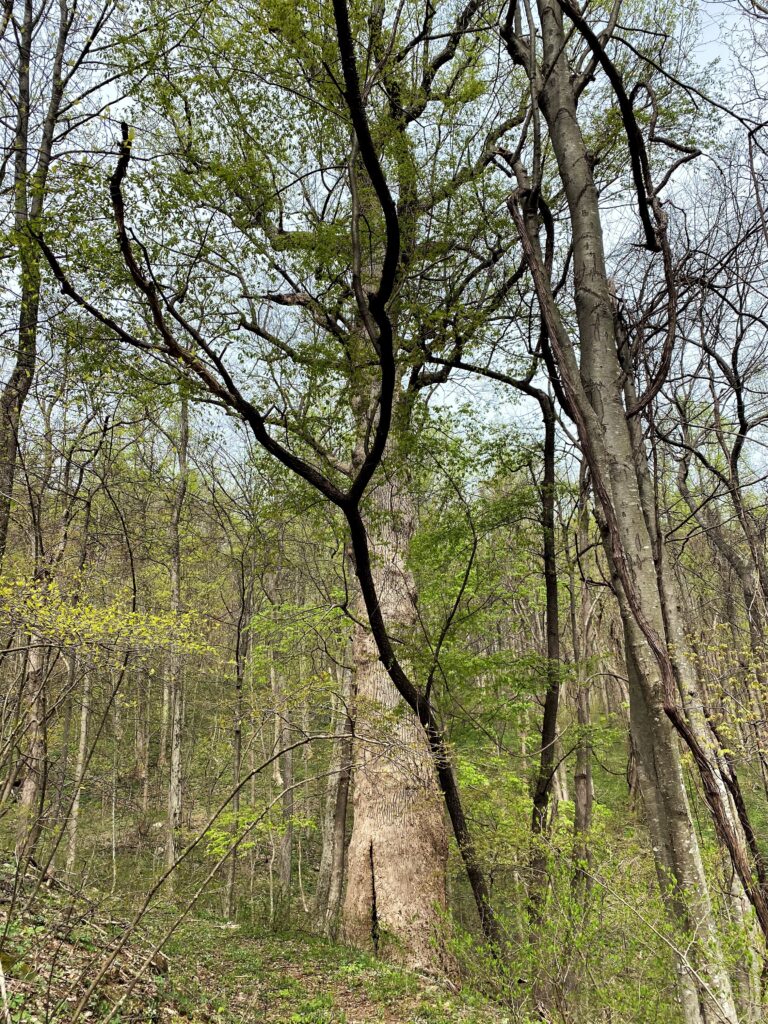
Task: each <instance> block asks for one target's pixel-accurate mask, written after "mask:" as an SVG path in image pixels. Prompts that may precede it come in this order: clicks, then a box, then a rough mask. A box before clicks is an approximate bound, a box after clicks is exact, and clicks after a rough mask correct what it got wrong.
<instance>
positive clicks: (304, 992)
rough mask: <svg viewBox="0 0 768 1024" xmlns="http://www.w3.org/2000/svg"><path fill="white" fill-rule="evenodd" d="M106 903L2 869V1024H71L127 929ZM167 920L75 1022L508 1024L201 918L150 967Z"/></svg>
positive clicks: (342, 962) (462, 999) (452, 996)
mask: <svg viewBox="0 0 768 1024" xmlns="http://www.w3.org/2000/svg"><path fill="white" fill-rule="evenodd" d="M113 902H116V901H114V900H112V901H110V900H109V899H97V898H94V894H93V893H91V894H90V895H88V894H85V893H82V892H80V893H77V892H75V891H74V890H72V889H71V888H69V887H67V886H65V885H63V884H62V883H61V882H54V881H51V882H49V881H47V880H42V881H41V879H40V878H39V877H37V876H36V875H35V874H34V873H31V874H29V875H28V876H26V877H25V878H24V879H22V880H19V879H17V878H15V876H14V873H13V870H12V866H11V865H10V864H9V863H7V864H5V865H0V935H2V936H3V941H2V944H1V945H0V966H1V967H2V975H3V980H4V987H5V994H4V997H3V998H0V1021H2V1022H3V1024H6V1022H7V1021H8V1020H9V1019H10V1022H11V1024H70V1022H71V1021H72V1019H73V1015H74V1014H75V1013H76V1008H77V1007H78V1006H79V1005H80V1004H81V1001H83V997H84V995H85V994H86V992H87V990H88V987H89V985H90V983H91V982H92V981H93V980H94V979H95V978H96V976H97V974H98V973H99V971H100V968H101V966H102V965H103V964H104V963H105V960H106V959H108V958H109V957H110V952H111V950H114V949H115V943H120V940H121V937H122V936H123V935H124V932H125V928H126V920H124V919H121V918H119V917H116V916H113V914H114V909H115V908H114V907H113V906H111V903H113ZM124 913H125V912H124ZM125 916H127V915H125ZM174 917H175V913H174V908H173V907H172V906H170V905H167V904H166V906H165V907H164V908H163V909H162V911H161V913H160V915H159V917H155V918H154V920H153V923H152V925H150V926H149V927H148V928H147V929H140V930H137V931H136V932H135V933H134V934H133V935H132V936H131V937H130V939H129V940H128V941H127V942H125V944H124V945H123V944H122V943H121V944H120V945H121V948H120V950H119V953H118V955H116V956H115V958H114V963H112V964H111V965H110V966H109V969H108V970H107V971H106V972H105V973H104V977H103V979H102V980H101V981H100V983H99V985H98V986H97V987H96V988H95V990H94V991H93V993H92V994H91V995H90V998H89V999H88V1000H87V1001H86V1002H85V1003H84V1005H83V1007H82V1011H83V1012H82V1014H81V1016H80V1017H79V1018H78V1020H81V1021H82V1022H83V1024H100V1022H104V1021H106V1020H107V1019H108V1018H109V1017H110V1014H112V1018H111V1019H112V1020H113V1021H114V1022H115V1024H129V1022H130V1024H363V1022H369V1021H370V1022H379V1024H513V1022H512V1020H511V1019H510V1018H509V1017H508V1016H507V1015H505V1014H504V1013H503V1012H502V1011H500V1010H498V1009H497V1008H495V1007H493V1006H492V1005H491V1004H489V1003H488V1002H487V1001H485V1000H483V999H481V998H480V997H479V996H477V995H475V994H474V993H472V992H471V991H469V990H467V989H464V990H462V991H457V990H456V989H454V988H453V987H452V986H451V985H450V984H449V983H447V982H445V981H442V980H439V979H436V978H431V977H427V976H422V975H418V974H415V973H413V972H409V971H405V970H401V969H399V968H397V967H394V966H391V965H388V964H385V963H383V962H381V961H379V960H376V959H375V958H373V957H371V956H366V955H364V954H361V953H360V952H358V951H356V950H353V949H350V948H348V947H345V946H341V945H337V944H334V943H331V942H328V941H324V940H322V939H320V938H318V937H316V936H313V935H310V934H305V933H302V932H293V933H290V934H278V933H275V932H271V931H266V930H257V929H255V928H252V927H250V926H245V925H244V926H232V925H227V924H226V923H223V922H221V921H220V920H218V919H216V918H215V917H214V916H200V915H199V914H198V915H195V916H190V917H188V918H186V919H185V920H184V921H183V923H182V924H181V925H180V926H179V927H178V928H177V930H176V931H175V933H174V934H173V936H172V938H171V939H170V941H169V942H168V943H167V944H166V946H165V948H164V954H160V955H154V956H153V948H154V946H155V943H156V942H157V937H158V936H159V935H161V934H163V933H165V932H166V929H167V928H168V926H169V924H170V923H171V922H172V921H173V920H174ZM154 932H156V933H157V934H156V935H155V934H153V933H154ZM0 996H2V992H1V991H0ZM515 1024H516V1022H515Z"/></svg>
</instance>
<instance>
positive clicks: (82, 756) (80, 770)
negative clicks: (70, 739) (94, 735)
mask: <svg viewBox="0 0 768 1024" xmlns="http://www.w3.org/2000/svg"><path fill="white" fill-rule="evenodd" d="M81 700H82V703H81V705H80V735H79V738H78V744H77V760H76V762H75V777H74V789H75V792H74V796H73V798H72V809H71V811H70V813H69V820H68V821H67V858H66V863H65V871H66V873H67V877H68V878H72V877H73V875H74V870H75V861H76V858H77V835H78V825H79V821H80V795H81V792H82V788H83V779H84V777H85V761H86V756H87V753H88V718H89V715H90V710H91V679H90V673H86V675H85V678H84V680H83V694H82V698H81Z"/></svg>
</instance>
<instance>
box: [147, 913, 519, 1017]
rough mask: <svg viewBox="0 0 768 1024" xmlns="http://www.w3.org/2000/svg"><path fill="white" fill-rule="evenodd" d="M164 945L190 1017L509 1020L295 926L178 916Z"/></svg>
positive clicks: (467, 996) (180, 1004)
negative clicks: (291, 930)
mask: <svg viewBox="0 0 768 1024" xmlns="http://www.w3.org/2000/svg"><path fill="white" fill-rule="evenodd" d="M166 952H167V953H168V956H169V959H170V965H171V966H170V972H169V975H170V984H171V986H172V987H173V988H174V990H175V998H176V1004H177V1009H178V1011H179V1012H180V1013H181V1014H183V1015H184V1016H185V1018H186V1019H187V1020H189V1021H190V1022H194V1024H203V1022H211V1024H251V1022H253V1024H257V1022H258V1024H261V1022H264V1024H362V1022H368V1021H371V1022H381V1024H511V1021H510V1018H509V1017H508V1016H506V1015H505V1014H504V1013H503V1012H501V1011H500V1010H498V1009H497V1008H495V1007H493V1006H491V1005H490V1004H489V1003H487V1002H486V1001H485V1000H483V999H481V998H480V997H479V996H477V995H475V994H474V993H472V992H471V991H467V990H463V991H455V990H453V989H452V988H451V987H450V986H448V985H447V984H446V983H444V982H442V981H439V980H438V979H434V978H428V977H424V976H420V975H417V974H414V973H412V972H409V971H404V970H401V969H399V968H397V967H393V966H391V965H388V964H385V963H382V962H381V961H379V960H376V959H374V958H373V957H370V956H366V955H364V954H361V953H359V952H358V951H356V950H354V949H350V948H349V947H346V946H340V945H337V944H334V943H331V942H327V941H324V940H322V939H319V938H317V937H315V936H311V935H306V934H301V933H295V934H291V935H276V934H274V933H265V932H257V931H251V930H249V929H246V928H242V929H241V928H231V927H227V926H226V925H221V924H218V923H216V922H215V921H212V920H195V921H189V922H187V923H185V925H184V927H183V928H182V929H180V930H179V931H178V932H177V933H176V935H175V936H174V938H173V939H172V941H171V942H170V943H169V945H168V947H167V949H166Z"/></svg>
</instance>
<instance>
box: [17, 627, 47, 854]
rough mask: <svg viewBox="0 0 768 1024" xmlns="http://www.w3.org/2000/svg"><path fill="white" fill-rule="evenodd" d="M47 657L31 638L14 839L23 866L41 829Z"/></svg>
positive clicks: (45, 735)
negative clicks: (23, 743)
mask: <svg viewBox="0 0 768 1024" xmlns="http://www.w3.org/2000/svg"><path fill="white" fill-rule="evenodd" d="M46 660H47V659H46V649H45V648H44V647H43V646H42V645H41V644H39V643H36V642H35V640H34V639H33V641H32V646H31V648H30V651H29V658H28V662H27V674H26V680H25V691H26V693H27V700H26V705H25V706H26V722H25V725H26V728H25V730H24V731H25V735H26V737H27V740H26V748H25V754H24V774H23V781H22V783H21V787H20V791H19V804H20V813H19V821H18V828H17V838H16V859H17V861H18V862H19V864H20V865H22V867H23V866H24V865H26V864H27V863H28V862H29V861H30V860H31V859H32V858H33V857H34V855H35V849H36V847H37V843H38V840H39V839H40V834H41V832H42V828H43V808H44V802H45V790H46V783H47V778H48V749H47V729H46V720H47V712H46V704H47V698H46V678H45V677H46Z"/></svg>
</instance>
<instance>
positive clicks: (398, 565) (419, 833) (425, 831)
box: [342, 481, 448, 968]
mask: <svg viewBox="0 0 768 1024" xmlns="http://www.w3.org/2000/svg"><path fill="white" fill-rule="evenodd" d="M372 497H373V499H374V501H375V506H376V514H375V516H374V519H375V535H374V537H375V539H374V540H373V550H374V569H373V571H374V574H375V581H376V590H377V593H378V595H379V603H380V607H381V611H382V614H383V615H384V618H385V620H386V621H387V622H390V623H392V628H393V632H394V633H395V635H396V631H397V630H398V629H408V627H409V626H413V624H414V622H415V617H416V613H415V608H414V602H413V579H412V577H411V575H410V573H409V571H408V569H407V566H406V563H405V558H406V552H407V546H408V542H409V540H410V536H411V533H412V530H413V523H412V517H411V515H410V510H409V508H408V505H407V503H406V501H405V499H404V497H403V494H402V492H401V491H400V489H399V488H398V486H397V484H395V483H392V482H389V481H387V482H384V481H383V482H381V483H379V484H377V485H376V486H375V487H374V489H373V492H372ZM352 660H353V673H354V675H353V687H354V692H355V764H356V768H355V772H354V788H353V799H352V806H353V810H354V819H353V827H352V835H351V838H350V842H349V849H348V851H347V891H346V896H345V899H344V908H343V917H342V933H343V936H344V938H345V939H346V940H347V941H348V942H353V943H354V944H355V945H358V946H361V947H362V948H366V947H367V948H369V949H371V950H373V952H375V953H376V954H378V955H382V956H385V957H387V958H391V959H394V960H397V961H399V962H402V963H405V964H407V965H408V966H410V967H416V968H429V967H432V968H434V966H435V965H436V964H438V965H441V966H442V965H443V962H444V961H443V952H442V950H441V946H440V943H439V935H440V925H441V913H442V912H443V911H444V909H445V905H446V865H447V857H448V838H447V832H446V826H445V821H444V818H443V812H442V806H441V800H440V794H439V790H438V787H437V783H436V780H435V773H434V767H433V762H432V757H431V754H430V750H429V744H428V742H427V738H426V736H425V734H424V730H423V729H422V727H421V725H420V724H419V722H418V720H417V719H416V717H415V716H414V715H413V714H412V712H411V711H410V710H409V709H408V708H406V707H405V706H404V704H403V702H402V699H401V698H400V695H399V694H398V692H397V690H396V689H395V687H394V685H393V683H392V680H391V679H390V677H389V675H388V673H387V670H386V668H385V667H384V666H383V665H382V663H381V659H380V657H379V652H378V650H377V647H376V644H375V642H374V640H373V638H372V637H371V635H370V633H369V631H368V630H367V629H365V628H363V627H362V626H359V627H357V628H356V629H355V633H354V637H353V641H352Z"/></svg>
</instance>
